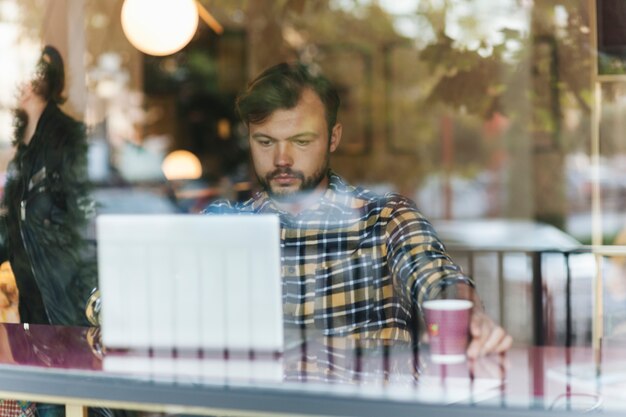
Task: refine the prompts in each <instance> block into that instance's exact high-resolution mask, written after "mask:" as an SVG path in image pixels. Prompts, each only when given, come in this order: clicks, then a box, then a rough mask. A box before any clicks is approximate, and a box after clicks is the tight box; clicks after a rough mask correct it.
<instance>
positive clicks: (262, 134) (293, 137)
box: [251, 132, 319, 140]
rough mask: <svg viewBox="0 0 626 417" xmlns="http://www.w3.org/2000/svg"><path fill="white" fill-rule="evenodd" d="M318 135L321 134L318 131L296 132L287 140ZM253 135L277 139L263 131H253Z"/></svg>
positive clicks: (260, 137)
mask: <svg viewBox="0 0 626 417" xmlns="http://www.w3.org/2000/svg"><path fill="white" fill-rule="evenodd" d="M317 136H319V135H318V134H317V133H315V132H302V133H298V134H295V135H293V136H289V137H288V138H287V140H298V139H307V138H315V137H317ZM251 137H252V139H270V140H276V138H275V137H273V136H270V135H268V134H265V133H262V132H257V133H253V134H252V136H251Z"/></svg>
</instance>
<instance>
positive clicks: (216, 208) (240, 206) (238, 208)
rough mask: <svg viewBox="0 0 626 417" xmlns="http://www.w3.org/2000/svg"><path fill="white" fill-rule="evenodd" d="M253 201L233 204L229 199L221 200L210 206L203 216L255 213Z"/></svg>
mask: <svg viewBox="0 0 626 417" xmlns="http://www.w3.org/2000/svg"><path fill="white" fill-rule="evenodd" d="M253 202H254V200H253V199H250V200H248V201H244V202H232V201H230V200H227V199H219V200H216V201H214V202H212V203H211V204H209V205H208V206H207V207H206V208H205V209H204V210H202V213H203V214H244V213H251V212H252V211H253V207H252V203H253Z"/></svg>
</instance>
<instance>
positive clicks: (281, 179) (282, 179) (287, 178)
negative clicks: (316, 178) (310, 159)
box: [272, 174, 298, 185]
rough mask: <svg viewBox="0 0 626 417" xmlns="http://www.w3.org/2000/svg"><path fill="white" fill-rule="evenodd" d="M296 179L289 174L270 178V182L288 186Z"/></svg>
mask: <svg viewBox="0 0 626 417" xmlns="http://www.w3.org/2000/svg"><path fill="white" fill-rule="evenodd" d="M297 179H298V177H296V176H294V175H291V174H278V175H274V176H272V181H274V182H277V183H278V184H280V185H289V184H291V183H293V182H294V181H296V180H297Z"/></svg>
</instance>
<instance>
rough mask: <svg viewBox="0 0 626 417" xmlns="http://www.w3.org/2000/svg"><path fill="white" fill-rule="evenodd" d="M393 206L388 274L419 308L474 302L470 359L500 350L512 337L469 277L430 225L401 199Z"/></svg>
mask: <svg viewBox="0 0 626 417" xmlns="http://www.w3.org/2000/svg"><path fill="white" fill-rule="evenodd" d="M394 203H395V204H394V205H395V207H393V208H391V210H392V212H391V215H390V218H389V220H388V223H387V227H386V234H387V236H386V237H387V250H388V251H387V257H388V262H389V265H390V268H391V273H392V274H393V276H394V279H395V280H397V282H399V283H401V284H402V286H403V287H404V288H405V290H406V291H407V293H408V294H410V297H411V300H412V301H413V302H414V303H416V304H417V306H418V307H419V310H420V311H422V310H421V305H422V303H423V302H424V301H426V300H428V299H435V298H461V299H467V300H470V301H472V302H473V303H474V307H473V309H472V317H471V322H470V334H471V342H470V345H469V347H468V350H467V354H468V356H469V357H470V358H475V357H478V356H482V355H486V354H489V353H499V352H503V351H505V350H507V349H509V348H510V347H511V344H512V338H511V336H510V335H508V334H507V333H506V331H505V330H504V329H503V328H502V327H500V326H498V325H497V324H496V323H495V322H494V321H493V320H492V319H491V318H490V317H489V316H488V315H487V314H486V313H485V311H484V309H483V304H482V301H481V300H480V298H479V296H478V293H477V292H476V291H475V289H474V284H473V282H472V280H471V279H470V278H469V277H467V276H466V275H464V274H463V272H462V271H461V268H460V267H459V266H458V265H456V264H455V263H454V262H453V261H452V260H451V259H450V256H449V255H448V253H447V252H446V251H445V248H444V246H443V244H442V243H441V241H440V240H439V238H438V237H437V235H436V233H435V231H434V229H433V227H432V225H431V224H430V223H429V222H428V221H427V220H426V219H425V218H424V217H422V216H421V214H420V213H419V212H418V211H417V209H416V207H415V206H414V205H413V204H412V203H411V202H410V201H409V200H405V199H400V200H398V201H395V202H394Z"/></svg>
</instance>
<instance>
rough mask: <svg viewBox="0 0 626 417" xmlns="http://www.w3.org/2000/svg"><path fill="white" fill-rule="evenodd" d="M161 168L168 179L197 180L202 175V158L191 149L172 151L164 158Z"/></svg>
mask: <svg viewBox="0 0 626 417" xmlns="http://www.w3.org/2000/svg"><path fill="white" fill-rule="evenodd" d="M161 169H162V170H163V174H164V175H165V178H167V179H168V181H175V180H195V179H198V178H200V177H201V176H202V165H201V164H200V160H199V159H198V157H197V156H195V155H194V154H192V153H191V152H189V151H183V150H178V151H174V152H171V153H170V154H168V155H167V156H166V157H165V159H164V160H163V164H161Z"/></svg>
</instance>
